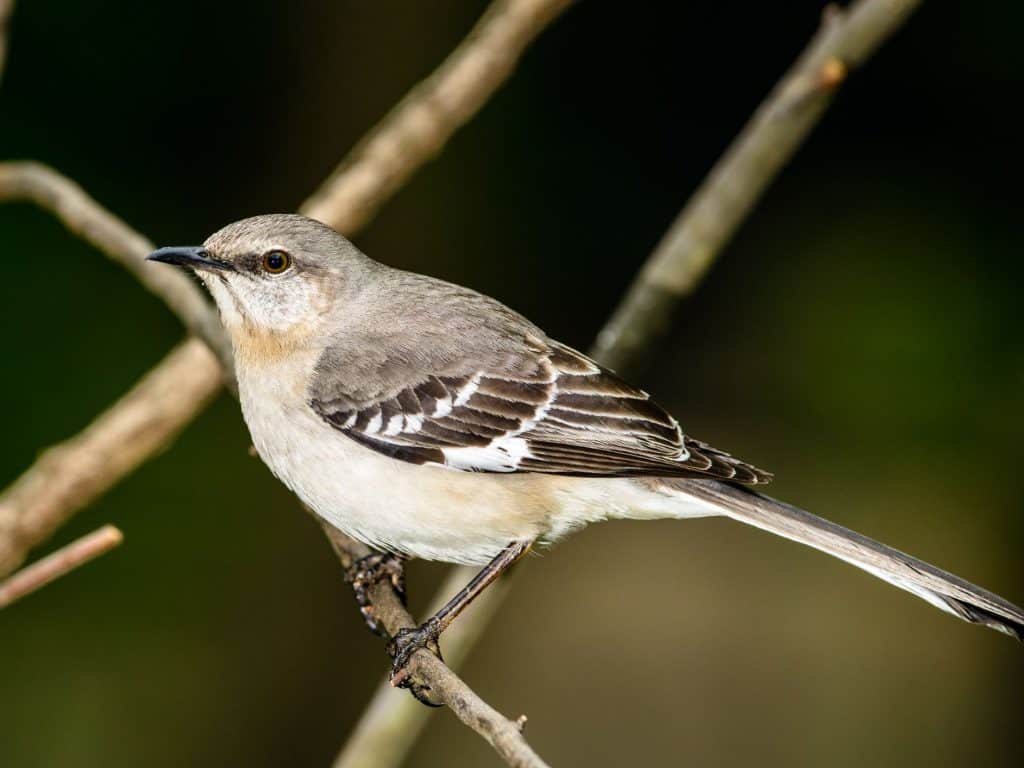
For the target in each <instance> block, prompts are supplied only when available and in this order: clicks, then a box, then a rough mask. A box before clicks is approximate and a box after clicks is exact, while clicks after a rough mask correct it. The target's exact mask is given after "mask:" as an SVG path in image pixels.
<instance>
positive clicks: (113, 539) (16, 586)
mask: <svg viewBox="0 0 1024 768" xmlns="http://www.w3.org/2000/svg"><path fill="white" fill-rule="evenodd" d="M122 541H124V535H123V534H122V533H121V531H120V530H119V529H117V528H115V527H114V526H112V525H105V526H103V527H102V528H100V529H99V530H96V531H93V532H92V533H90V534H87V535H85V536H83V537H82V538H80V539H75V540H74V541H73V542H71V543H70V544H68V545H67V546H65V547H61V548H60V549H58V550H57V551H56V552H54V553H53V554H51V555H47V556H46V557H44V558H43V559H42V560H37V561H36V562H34V563H32V565H30V566H28V567H26V568H23V569H22V570H20V571H18V572H17V573H16V574H14V575H13V576H11V577H10V578H8V579H7V580H6V581H3V582H0V608H6V607H7V606H8V605H10V604H11V603H13V602H14V601H15V600H19V599H21V598H22V597H25V595H29V594H31V593H33V592H35V591H36V590H37V589H40V588H41V587H45V586H46V585H47V584H49V583H50V582H52V581H56V580H57V579H59V578H60V577H61V576H64V575H65V574H67V573H70V572H71V571H73V570H75V569H76V568H79V567H81V566H83V565H85V564H86V563H88V562H89V561H90V560H94V559H96V558H97V557H99V556H100V555H102V554H106V553H107V552H109V551H110V550H112V549H113V548H114V547H116V546H117V545H118V544H120V543H121V542H122Z"/></svg>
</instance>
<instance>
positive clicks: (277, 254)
mask: <svg viewBox="0 0 1024 768" xmlns="http://www.w3.org/2000/svg"><path fill="white" fill-rule="evenodd" d="M291 265H292V259H291V257H290V256H289V255H288V254H287V253H285V252H284V251H267V252H266V253H265V254H263V269H264V270H265V271H266V272H269V273H270V274H272V275H280V274H281V273H282V272H284V271H285V270H287V269H288V267H290V266H291Z"/></svg>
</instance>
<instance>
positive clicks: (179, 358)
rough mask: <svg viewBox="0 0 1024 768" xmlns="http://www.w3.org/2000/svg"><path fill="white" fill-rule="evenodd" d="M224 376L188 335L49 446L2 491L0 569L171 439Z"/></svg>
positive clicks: (15, 561) (8, 567) (21, 557)
mask: <svg viewBox="0 0 1024 768" xmlns="http://www.w3.org/2000/svg"><path fill="white" fill-rule="evenodd" d="M220 383H221V375H220V368H219V367H218V365H217V362H216V358H215V357H214V356H213V355H212V354H210V350H209V349H207V347H206V346H205V345H204V344H203V343H202V342H200V341H197V340H195V339H192V340H189V341H186V342H185V343H183V344H182V345H181V346H179V347H178V348H177V349H175V350H174V351H173V352H171V354H170V355H168V356H167V357H166V358H165V359H164V360H163V362H161V363H160V364H159V365H158V366H156V367H155V368H154V369H153V370H152V371H150V372H149V373H148V374H147V375H146V376H145V377H144V378H143V379H142V381H140V382H139V383H138V384H136V385H135V387H134V388H132V389H131V390H130V391H129V392H128V394H126V395H124V397H122V398H121V399H120V400H118V401H117V402H116V403H114V405H113V406H111V407H110V408H109V409H108V410H107V411H106V412H105V413H103V414H101V415H100V416H99V417H98V418H97V419H96V420H95V421H93V423H92V424H90V425H89V426H88V427H87V428H86V429H85V430H84V431H83V432H81V433H80V434H78V435H76V436H75V437H73V438H71V439H70V440H67V441H66V442H63V443H61V444H60V445H56V446H54V447H52V448H49V449H48V450H46V451H45V452H44V453H43V454H42V455H41V456H40V457H39V458H38V459H37V460H36V462H35V463H34V464H33V465H32V466H31V467H29V468H28V469H27V470H26V471H25V472H24V474H22V476H21V477H19V478H18V479H17V480H15V481H14V483H12V484H11V485H10V486H9V487H8V488H7V489H6V490H5V491H4V492H3V493H2V494H0V574H4V573H10V572H11V571H12V570H13V569H14V568H16V567H17V566H18V565H19V564H21V562H22V561H23V560H24V559H25V555H26V553H27V552H28V550H29V549H30V548H31V547H33V546H35V545H36V544H39V543H40V542H42V541H44V540H45V539H47V538H48V537H49V536H50V534H51V533H53V531H54V530H56V529H57V528H58V527H59V526H60V525H62V524H64V523H65V522H67V520H68V519H69V518H70V517H71V516H72V515H73V514H74V513H75V512H77V511H78V510H79V509H81V508H82V507H85V506H86V505H88V504H89V503H91V502H92V501H93V500H94V499H96V498H97V497H98V496H99V495H100V494H102V493H103V492H104V491H106V490H107V489H108V488H110V487H111V486H112V485H113V484H114V483H116V482H117V481H118V480H120V479H121V478H122V477H124V476H125V475H126V474H128V473H129V472H131V471H132V470H134V469H135V468H136V467H138V466H139V464H141V463H142V462H143V461H145V460H146V459H148V458H149V457H150V456H151V455H152V454H154V453H155V452H156V451H158V450H160V449H161V448H163V447H164V446H166V445H167V444H168V443H169V442H170V441H171V439H172V438H173V437H174V436H175V435H176V434H177V433H178V432H179V431H180V430H181V429H182V427H184V426H185V424H187V423H188V422H189V421H191V420H192V418H194V417H195V415H196V414H197V413H198V412H199V411H200V410H201V409H202V408H203V406H204V405H206V403H207V402H209V400H210V398H211V397H212V396H213V395H214V393H215V392H216V391H217V389H218V387H219V386H220Z"/></svg>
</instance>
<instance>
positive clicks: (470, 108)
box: [302, 0, 572, 234]
mask: <svg viewBox="0 0 1024 768" xmlns="http://www.w3.org/2000/svg"><path fill="white" fill-rule="evenodd" d="M571 4H572V0H497V1H496V2H494V3H493V4H492V5H491V6H490V7H489V8H488V9H487V12H486V13H485V14H484V15H483V16H482V17H481V19H480V21H479V22H477V24H476V26H475V27H474V28H473V30H472V31H471V32H470V33H469V35H468V36H467V37H466V39H465V40H463V41H462V43H460V44H459V46H458V47H457V48H456V49H455V50H454V51H452V53H451V55H449V56H448V58H447V59H446V60H445V61H444V63H443V64H441V66H440V67H438V69H437V70H435V71H434V73H433V74H432V75H430V77H428V78H427V79H426V80H424V81H422V82H421V83H420V84H419V85H417V86H416V87H415V88H413V89H412V90H411V91H410V92H409V93H408V94H407V95H406V96H405V98H403V99H402V100H401V101H400V102H398V104H397V105H396V106H395V107H394V108H393V109H392V110H391V112H390V113H388V115H387V116H386V117H385V118H384V119H383V120H382V121H381V122H380V123H379V124H378V125H377V127H376V128H374V129H373V130H372V131H370V133H369V134H367V136H366V137H365V138H364V139H363V140H362V141H361V142H359V144H358V145H357V146H356V148H355V149H354V150H353V151H352V152H351V153H350V154H349V156H348V157H347V158H346V159H345V160H344V161H343V162H342V163H341V164H340V165H339V166H338V167H337V168H336V169H335V170H334V172H333V173H332V174H331V175H330V176H329V177H328V178H327V180H326V181H325V182H324V183H323V184H322V185H321V186H320V188H319V189H317V191H316V192H314V193H313V195H312V196H311V197H310V198H309V199H308V200H306V202H305V203H304V204H303V206H302V210H303V212H305V213H306V215H307V216H310V217H311V218H314V219H319V220H320V221H323V222H325V223H327V224H330V225H331V226H332V227H334V228H335V229H337V230H338V231H339V232H343V233H345V234H349V233H351V232H354V231H355V230H357V229H360V228H361V227H362V226H363V225H364V224H366V223H367V222H368V221H369V220H370V219H371V218H372V217H373V215H374V214H375V213H376V212H377V209H378V208H379V207H380V205H381V203H382V202H384V201H385V200H386V199H388V198H389V197H391V195H393V194H394V193H395V192H396V191H397V190H398V189H399V188H400V187H401V186H402V185H404V184H405V182H406V181H407V180H408V179H409V177H410V176H411V175H412V173H413V172H414V171H415V170H417V169H418V168H419V167H420V166H422V165H423V164H424V163H426V162H427V161H428V160H430V159H431V158H433V157H434V156H435V155H437V154H438V152H440V151H441V148H442V147H443V146H444V145H445V143H446V142H447V141H448V140H449V139H450V138H451V137H452V134H454V133H455V131H457V130H458V129H459V128H461V127H462V125H464V124H465V123H466V122H467V121H468V120H469V119H470V118H472V117H473V115H475V114H476V113H477V112H478V111H479V110H480V108H481V107H482V106H483V105H484V103H485V102H486V101H487V99H489V98H490V97H491V95H492V94H493V93H494V92H495V91H496V90H497V89H498V88H499V87H500V86H501V84H502V83H504V82H505V80H507V79H508V77H509V75H511V74H512V72H513V70H514V69H515V66H516V63H517V62H518V61H519V58H520V57H521V56H522V54H523V51H524V50H525V49H526V47H527V46H528V45H529V44H530V42H532V41H533V39H534V38H535V37H536V36H537V35H538V34H539V33H540V32H541V31H542V30H543V29H544V28H545V27H546V26H547V25H548V24H550V23H551V22H552V21H554V19H555V18H556V17H557V16H558V15H559V14H560V13H562V11H564V10H565V9H566V8H567V7H569V5H571Z"/></svg>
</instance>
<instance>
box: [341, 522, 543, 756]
mask: <svg viewBox="0 0 1024 768" xmlns="http://www.w3.org/2000/svg"><path fill="white" fill-rule="evenodd" d="M323 528H324V533H326V534H327V538H328V539H330V541H331V544H332V545H333V546H334V550H335V552H336V553H337V555H338V559H339V560H340V561H341V564H342V566H343V567H345V568H348V567H349V566H351V565H352V563H353V562H355V561H356V560H358V559H359V558H361V557H365V556H366V555H368V554H370V552H371V550H370V549H368V548H367V547H365V546H364V545H362V544H359V543H358V542H354V541H353V540H352V539H350V538H349V537H348V536H345V535H344V534H342V533H340V532H339V531H337V530H335V529H334V528H332V527H331V526H329V525H327V524H324V526H323ZM457 570H462V569H457ZM450 581H451V580H449V582H450ZM459 586H461V584H460V585H459ZM370 603H371V605H372V606H373V611H374V618H375V619H376V620H377V621H378V622H379V623H380V625H381V626H382V627H383V628H384V630H385V631H386V632H387V633H388V635H390V636H391V637H394V636H395V635H396V634H397V633H398V632H399V631H400V630H402V629H407V628H412V627H415V626H416V622H415V621H414V620H413V617H412V616H411V615H410V614H409V612H408V611H407V610H406V609H405V606H404V605H402V601H401V600H400V599H399V597H398V595H397V594H396V593H395V591H394V589H393V588H392V587H391V585H390V583H378V584H374V585H373V586H371V588H370ZM455 626H456V625H453V626H452V629H453V630H454V628H455ZM465 634H466V633H465V632H463V635H464V636H465ZM446 637H447V636H446ZM470 644H471V642H470V643H466V644H464V646H463V648H461V649H460V650H459V655H460V656H461V654H462V653H464V652H465V650H468V646H469V645H470ZM446 647H448V646H446ZM460 660H461V658H460ZM409 673H410V678H411V679H412V680H414V681H417V682H416V683H415V684H414V686H415V687H416V688H417V696H418V697H422V698H424V699H426V700H429V701H430V702H431V703H435V704H445V705H446V706H447V707H448V708H449V709H451V710H452V712H454V713H455V715H456V716H457V717H458V718H459V719H460V720H461V721H462V722H463V723H465V724H466V725H467V726H469V727H470V728H472V729H473V730H474V731H476V732H477V733H479V734H480V735H481V736H483V738H484V739H486V740H487V742H488V743H489V744H490V745H491V746H492V747H493V748H494V750H495V751H496V752H497V753H498V754H499V755H501V757H502V758H503V759H504V760H505V762H507V763H508V764H509V765H512V766H523V767H524V768H543V767H544V766H546V765H547V764H546V763H545V762H544V761H543V760H541V758H540V757H539V756H538V755H537V754H536V753H535V752H534V751H533V750H532V749H531V748H530V745H529V744H527V743H526V739H524V738H523V734H522V725H523V723H525V719H524V718H520V719H518V720H515V721H513V720H509V719H508V718H507V717H505V716H504V715H502V714H501V713H500V712H498V711H497V710H496V709H494V708H493V707H491V706H490V705H489V704H488V703H487V702H485V701H484V700H483V699H481V698H480V697H479V696H477V695H476V693H474V692H473V690H472V689H471V688H470V687H469V686H468V685H466V683H465V682H463V681H462V679H461V678H460V677H459V676H458V675H456V674H455V673H454V672H453V671H452V670H451V669H450V668H449V666H447V665H446V664H445V663H444V662H442V661H441V660H440V659H438V658H437V657H436V656H435V655H434V654H432V653H430V652H429V651H426V650H424V649H420V650H419V651H417V652H416V653H415V654H413V656H412V659H411V660H410V662H409ZM392 698H395V699H401V700H402V701H404V702H409V703H411V704H412V706H413V707H415V708H416V709H418V710H421V711H423V712H426V711H427V710H426V707H423V706H422V705H420V704H417V703H415V702H413V701H412V699H411V698H410V697H408V696H400V697H399V696H393V697H392ZM407 706H408V704H407V705H406V706H405V707H403V709H406V710H407ZM383 709H384V710H385V711H384V712H383V713H382V714H384V715H385V716H387V715H388V713H389V712H392V711H393V709H392V707H391V706H389V705H387V704H385V705H384V706H383ZM407 711H408V710H407ZM417 719H418V718H415V717H408V716H407V718H406V722H407V723H410V724H411V725H412V726H413V727H414V728H415V729H416V730H417V731H418V730H420V729H422V724H421V723H418V722H415V721H416V720H417ZM395 724H396V723H394V722H392V723H387V722H384V721H378V722H377V726H378V728H380V729H384V728H390V727H391V726H393V725H395ZM398 725H401V724H400V723H398ZM414 735H415V734H413V736H414ZM402 739H403V741H404V745H403V746H406V748H407V747H408V746H411V743H412V741H414V738H413V739H409V738H408V735H403V736H402ZM384 741H386V736H384V735H383V734H382V733H380V732H379V731H378V732H377V733H374V734H369V741H368V742H365V743H364V744H365V747H374V748H376V747H377V746H380V745H382V743H383V742H384ZM404 752H405V749H402V748H401V747H399V748H398V749H397V751H396V757H397V759H398V760H401V757H402V755H403V754H404ZM374 757H375V755H374V753H372V752H363V754H361V755H360V754H351V755H350V756H349V757H348V758H346V759H348V760H349V761H350V762H349V765H353V766H356V765H358V766H367V765H371V764H375V763H373V760H374Z"/></svg>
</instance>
